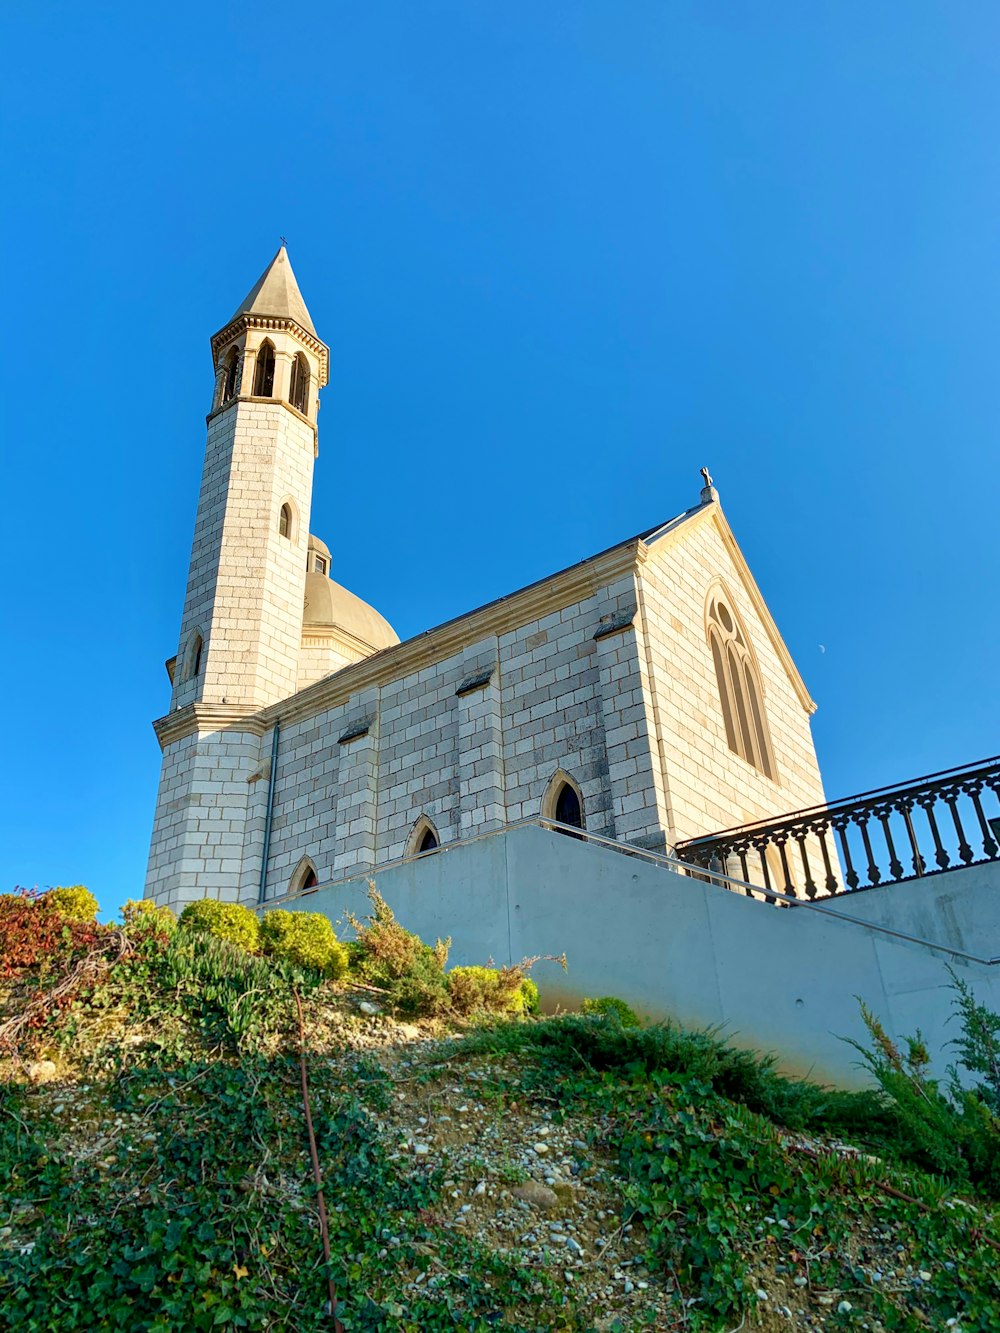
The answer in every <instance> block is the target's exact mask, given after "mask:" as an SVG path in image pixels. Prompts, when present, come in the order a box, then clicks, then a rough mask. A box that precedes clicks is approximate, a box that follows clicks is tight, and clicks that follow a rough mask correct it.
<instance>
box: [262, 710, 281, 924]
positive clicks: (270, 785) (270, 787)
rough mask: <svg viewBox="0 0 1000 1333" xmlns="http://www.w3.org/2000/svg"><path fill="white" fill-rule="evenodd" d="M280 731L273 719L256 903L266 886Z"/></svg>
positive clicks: (277, 722)
mask: <svg viewBox="0 0 1000 1333" xmlns="http://www.w3.org/2000/svg"><path fill="white" fill-rule="evenodd" d="M280 732H281V723H280V722H279V721H278V720H277V719H275V723H274V730H273V731H272V732H271V772H270V775H269V776H268V779H267V811H266V813H265V815H264V846H263V849H262V850H261V854H260V887H259V889H258V890H257V902H258V904H260V903H262V902H263V901H264V890H265V888H266V887H267V857H268V853H269V852H270V850H271V817H272V816H273V814H274V777H275V774H276V773H277V770H278V736H279V734H280Z"/></svg>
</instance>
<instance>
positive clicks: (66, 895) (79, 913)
mask: <svg viewBox="0 0 1000 1333" xmlns="http://www.w3.org/2000/svg"><path fill="white" fill-rule="evenodd" d="M45 898H46V901H47V902H49V903H51V905H52V906H53V907H54V908H55V909H56V911H57V912H61V913H62V915H63V916H64V917H66V918H67V919H68V920H70V921H93V919H94V917H95V916H97V899H96V898H95V897H94V895H93V894H92V893H91V892H90V890H89V889H85V888H84V887H83V885H82V884H73V885H71V886H69V887H68V888H64V889H49V891H48V893H47V894H46V895H45Z"/></svg>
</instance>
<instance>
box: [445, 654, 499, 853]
mask: <svg viewBox="0 0 1000 1333" xmlns="http://www.w3.org/2000/svg"><path fill="white" fill-rule="evenodd" d="M495 649H496V640H493V641H492V642H491V643H490V644H489V645H488V646H487V645H485V644H484V645H482V648H481V650H480V652H476V651H473V652H472V653H470V654H467V656H466V661H465V668H466V670H465V675H464V676H463V678H462V681H461V682H460V685H459V690H460V691H461V692H460V693H459V694H458V695H457V696H456V697H457V699H458V807H459V828H458V833H459V836H460V837H462V838H470V837H472V836H473V835H474V834H476V833H485V832H486V831H487V830H490V829H496V828H499V827H500V826H501V825H502V824H503V823H504V820H505V817H506V813H507V801H506V774H505V771H504V762H503V758H504V756H503V704H502V700H501V692H500V679H499V677H500V670H499V664H498V663H497V661H496V659H495V657H493V655H492V654H493V653H494V652H495ZM483 657H485V658H486V660H485V663H484V662H483V660H482V658H483Z"/></svg>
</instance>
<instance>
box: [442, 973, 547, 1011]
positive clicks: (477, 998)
mask: <svg viewBox="0 0 1000 1333" xmlns="http://www.w3.org/2000/svg"><path fill="white" fill-rule="evenodd" d="M448 995H449V998H450V999H451V1004H452V1008H453V1009H454V1010H456V1012H457V1013H460V1014H466V1015H469V1014H475V1013H490V1014H524V1013H531V1012H534V1010H533V1008H532V1006H534V1007H535V1008H537V1006H538V987H537V986H536V985H535V983H534V982H533V981H532V980H531V979H530V977H526V976H525V975H524V973H523V972H522V971H521V969H520V968H519V967H500V968H496V967H453V968H452V969H451V971H450V972H449V973H448Z"/></svg>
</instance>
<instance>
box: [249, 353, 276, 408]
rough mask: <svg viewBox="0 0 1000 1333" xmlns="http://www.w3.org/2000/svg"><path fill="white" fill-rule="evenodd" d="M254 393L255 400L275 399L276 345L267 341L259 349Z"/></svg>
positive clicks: (254, 377) (255, 369)
mask: <svg viewBox="0 0 1000 1333" xmlns="http://www.w3.org/2000/svg"><path fill="white" fill-rule="evenodd" d="M253 393H254V397H255V398H273V397H274V345H273V344H272V343H270V342H267V341H266V340H265V341H264V342H262V343H261V345H260V347H259V348H258V349H257V365H256V367H255V368H254V373H253Z"/></svg>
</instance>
